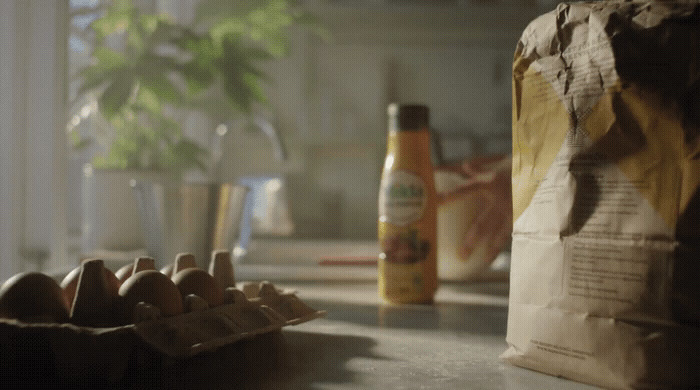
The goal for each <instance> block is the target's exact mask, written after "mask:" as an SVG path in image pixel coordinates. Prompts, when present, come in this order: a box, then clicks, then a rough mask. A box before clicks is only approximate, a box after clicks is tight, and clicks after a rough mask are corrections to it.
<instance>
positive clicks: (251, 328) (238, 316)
mask: <svg viewBox="0 0 700 390" xmlns="http://www.w3.org/2000/svg"><path fill="white" fill-rule="evenodd" d="M243 286H244V288H245V290H247V291H248V294H249V295H246V294H245V293H244V290H239V289H236V288H228V289H227V290H226V301H227V302H229V303H226V304H224V305H221V306H217V307H213V308H207V309H205V310H195V311H190V312H188V313H185V314H183V315H179V316H174V317H166V318H156V319H152V320H146V321H141V322H138V323H136V324H134V325H133V327H134V332H135V333H136V334H137V335H138V336H139V337H140V338H141V339H142V340H144V341H145V342H147V343H148V344H149V345H151V346H152V347H154V348H156V349H157V350H159V351H160V352H162V353H164V354H166V355H168V356H172V357H186V356H192V355H195V354H197V353H200V352H203V351H211V350H214V349H216V348H219V347H221V346H223V345H227V344H231V343H234V342H236V341H239V340H241V339H244V338H249V337H253V336H255V335H260V334H263V333H268V332H272V331H276V330H279V329H281V328H282V327H285V326H289V325H298V324H301V323H304V322H307V321H311V320H313V319H316V318H320V317H323V316H325V314H326V312H325V311H317V310H314V309H313V308H311V307H309V306H308V305H306V304H305V303H304V302H303V301H302V300H301V299H299V298H298V297H297V296H296V294H295V293H293V292H289V291H286V292H285V291H280V290H278V289H277V288H276V287H275V286H274V285H272V284H271V283H268V282H261V283H244V284H243ZM251 286H255V287H251ZM256 290H257V292H258V293H254V294H252V293H251V291H256ZM251 294H252V295H251Z"/></svg>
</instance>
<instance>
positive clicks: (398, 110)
mask: <svg viewBox="0 0 700 390" xmlns="http://www.w3.org/2000/svg"><path fill="white" fill-rule="evenodd" d="M387 113H388V115H389V129H396V130H399V131H401V130H420V129H424V128H426V127H428V126H429V117H430V112H429V109H428V106H426V105H423V104H398V103H391V104H389V107H388V109H387Z"/></svg>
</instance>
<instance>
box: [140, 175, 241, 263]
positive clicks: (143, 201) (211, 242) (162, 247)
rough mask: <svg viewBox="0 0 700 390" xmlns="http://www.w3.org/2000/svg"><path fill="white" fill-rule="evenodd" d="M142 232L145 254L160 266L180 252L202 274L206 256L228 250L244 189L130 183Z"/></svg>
mask: <svg viewBox="0 0 700 390" xmlns="http://www.w3.org/2000/svg"><path fill="white" fill-rule="evenodd" d="M131 185H132V187H133V189H134V195H135V196H136V201H137V204H138V208H139V214H140V219H141V223H142V226H143V229H144V233H145V236H146V237H145V239H146V250H147V251H148V254H149V255H150V256H152V257H153V258H154V259H156V264H157V265H158V266H159V267H162V266H164V265H166V264H170V263H172V262H173V261H174V260H175V256H176V255H177V254H178V253H180V252H189V253H192V254H193V255H194V256H195V259H196V261H197V265H198V266H199V267H201V268H204V269H206V267H207V265H208V263H209V258H210V256H211V252H212V251H213V250H217V249H224V250H233V248H234V246H235V245H236V244H237V242H238V239H239V235H240V232H241V229H240V226H241V216H242V215H243V205H244V203H245V198H246V194H247V193H248V187H245V186H241V185H234V184H230V183H223V184H222V183H216V184H206V183H195V184H192V183H171V184H162V183H155V182H147V181H134V182H132V183H131Z"/></svg>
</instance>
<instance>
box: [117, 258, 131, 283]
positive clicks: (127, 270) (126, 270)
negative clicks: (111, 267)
mask: <svg viewBox="0 0 700 390" xmlns="http://www.w3.org/2000/svg"><path fill="white" fill-rule="evenodd" d="M133 272H134V263H129V264H127V265H125V266H123V267H121V268H119V269H118V270H117V272H115V273H114V275H115V276H116V277H117V279H119V282H120V283H124V282H125V281H126V280H127V279H129V276H131V274H132V273H133Z"/></svg>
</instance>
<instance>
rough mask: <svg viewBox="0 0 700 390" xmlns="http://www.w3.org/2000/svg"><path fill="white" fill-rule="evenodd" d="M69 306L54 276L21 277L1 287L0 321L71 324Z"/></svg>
mask: <svg viewBox="0 0 700 390" xmlns="http://www.w3.org/2000/svg"><path fill="white" fill-rule="evenodd" d="M68 311H69V304H68V300H67V299H66V297H65V295H64V294H63V290H62V289H61V286H59V285H58V283H57V282H56V281H55V280H53V279H52V278H51V277H50V276H47V275H44V274H42V273H39V272H29V273H20V274H17V275H15V276H13V277H11V278H10V279H8V280H7V281H6V282H5V283H4V284H3V285H2V287H0V318H16V319H18V320H20V321H24V322H59V323H63V322H68Z"/></svg>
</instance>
